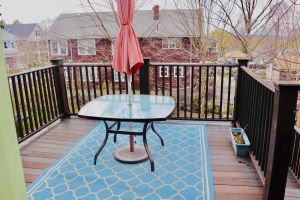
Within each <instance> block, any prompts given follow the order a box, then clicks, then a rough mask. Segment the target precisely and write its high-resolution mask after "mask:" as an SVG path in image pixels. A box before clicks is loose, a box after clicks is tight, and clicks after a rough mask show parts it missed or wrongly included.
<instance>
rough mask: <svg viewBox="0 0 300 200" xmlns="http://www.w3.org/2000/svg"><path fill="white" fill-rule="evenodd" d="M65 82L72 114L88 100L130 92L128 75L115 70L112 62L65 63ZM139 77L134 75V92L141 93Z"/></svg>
mask: <svg viewBox="0 0 300 200" xmlns="http://www.w3.org/2000/svg"><path fill="white" fill-rule="evenodd" d="M63 67H64V76H65V84H66V88H67V90H66V91H67V96H68V104H69V110H70V113H71V114H75V115H76V114H77V113H78V111H79V110H80V108H81V107H82V106H83V105H84V104H86V103H87V102H89V101H91V100H93V99H95V98H97V97H99V96H102V95H108V94H128V81H129V80H128V76H127V75H125V76H124V77H123V76H121V74H120V73H118V72H115V71H114V69H113V68H112V66H111V64H96V63H94V64H93V63H82V64H80V63H75V64H68V63H67V64H64V65H63ZM138 81H139V77H138V75H134V76H132V91H133V94H136V93H139V82H138Z"/></svg>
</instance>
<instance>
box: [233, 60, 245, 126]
mask: <svg viewBox="0 0 300 200" xmlns="http://www.w3.org/2000/svg"><path fill="white" fill-rule="evenodd" d="M248 62H249V59H239V60H238V63H239V67H238V74H237V77H236V83H235V84H236V87H235V96H234V114H233V125H234V126H235V127H236V126H237V121H238V119H239V117H238V114H239V113H238V109H239V95H240V88H241V85H240V83H241V81H239V80H240V79H241V70H242V69H241V67H242V66H247V65H248Z"/></svg>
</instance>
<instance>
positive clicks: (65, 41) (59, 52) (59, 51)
mask: <svg viewBox="0 0 300 200" xmlns="http://www.w3.org/2000/svg"><path fill="white" fill-rule="evenodd" d="M53 42H56V44H57V53H54V52H53ZM61 43H65V45H66V46H65V47H64V48H66V53H64V54H63V53H61V52H62V51H61V49H62V45H61ZM50 45H51V53H52V55H60V56H67V55H68V54H69V52H68V50H69V49H68V41H67V40H60V41H59V40H52V41H50Z"/></svg>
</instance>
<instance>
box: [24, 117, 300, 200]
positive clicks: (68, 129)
mask: <svg viewBox="0 0 300 200" xmlns="http://www.w3.org/2000/svg"><path fill="white" fill-rule="evenodd" d="M95 123H96V122H95V121H91V120H86V119H79V118H71V119H64V120H63V121H62V122H60V123H58V124H57V125H55V126H53V127H51V128H49V130H47V131H45V133H43V134H41V136H39V137H36V138H35V139H33V140H32V141H30V142H29V143H28V144H27V145H25V146H24V147H23V148H22V149H21V156H22V162H23V168H24V174H25V180H26V183H27V184H30V183H31V182H32V181H34V180H35V179H36V178H37V177H38V176H39V174H40V173H41V171H42V170H43V169H45V168H47V167H48V166H50V165H51V163H52V162H53V161H55V160H56V159H58V158H59V157H60V156H61V155H62V154H63V153H64V152H65V151H66V150H67V149H68V148H70V146H71V145H72V144H73V143H74V142H75V141H77V140H78V139H79V138H80V137H81V136H83V135H85V134H86V133H87V132H88V131H89V130H90V129H91V128H92V127H94V126H95ZM186 123H188V122H186ZM229 127H230V124H215V123H209V124H207V135H208V142H209V147H210V154H211V160H212V168H213V178H214V187H215V195H216V199H220V200H223V199H226V200H231V199H243V200H247V199H255V200H256V199H262V198H263V186H262V183H261V181H260V180H259V177H258V175H257V173H256V171H255V169H254V166H253V165H252V163H251V161H250V159H243V158H239V157H236V156H235V155H234V152H233V149H232V146H231V142H230V137H229V134H228V128H229ZM285 199H288V200H291V199H299V200H300V186H299V185H298V184H297V183H296V181H295V180H294V179H293V178H292V177H291V176H290V177H289V178H288V183H287V192H286V198H285Z"/></svg>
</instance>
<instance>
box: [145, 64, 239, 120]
mask: <svg viewBox="0 0 300 200" xmlns="http://www.w3.org/2000/svg"><path fill="white" fill-rule="evenodd" d="M237 68H238V65H218V64H214V65H213V64H208V65H205V64H199V63H150V83H149V84H150V91H151V94H155V95H163V96H164V95H168V96H172V97H174V99H175V100H176V108H175V112H174V113H173V114H172V116H171V117H170V119H187V120H216V121H231V120H233V109H234V91H235V79H236V75H237Z"/></svg>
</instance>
